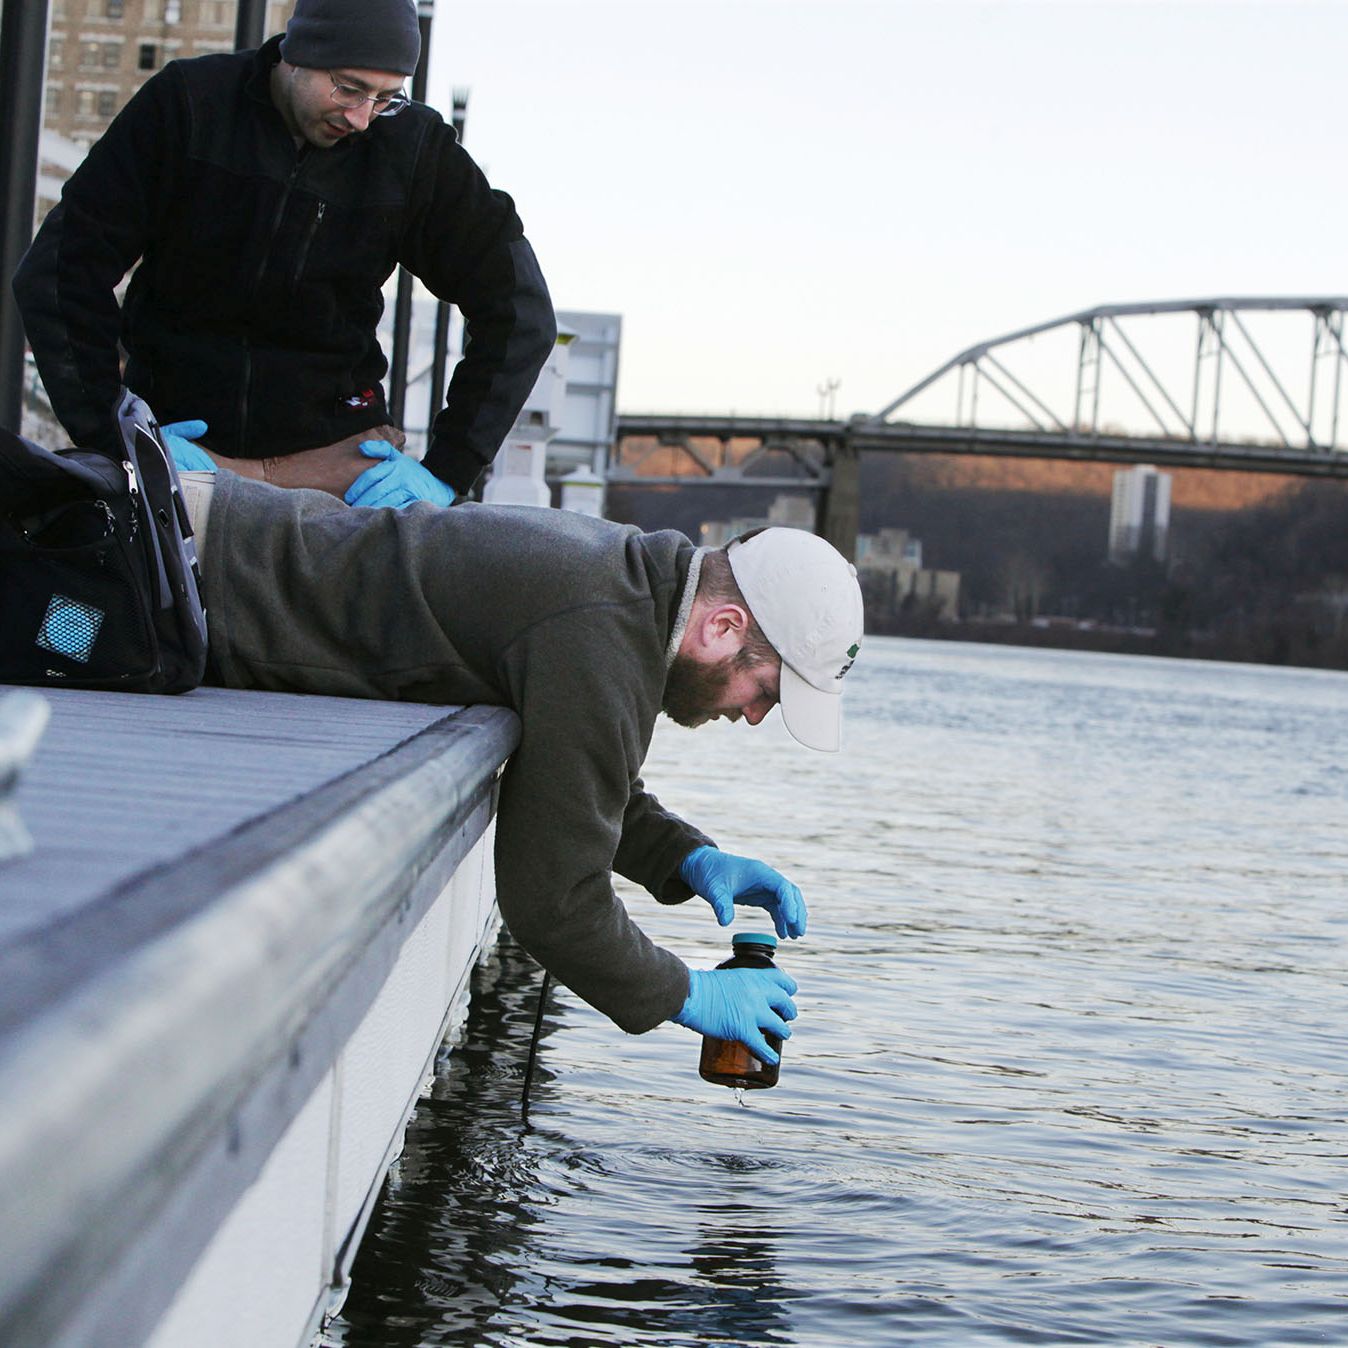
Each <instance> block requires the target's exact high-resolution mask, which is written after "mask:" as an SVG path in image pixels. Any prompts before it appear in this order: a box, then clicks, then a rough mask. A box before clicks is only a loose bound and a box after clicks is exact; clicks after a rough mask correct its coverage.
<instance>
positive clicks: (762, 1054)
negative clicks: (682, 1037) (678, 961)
mask: <svg viewBox="0 0 1348 1348" xmlns="http://www.w3.org/2000/svg"><path fill="white" fill-rule="evenodd" d="M795 990H796V980H795V979H794V978H792V977H791V975H790V974H789V973H787V972H786V970H784V969H689V970H688V998H687V1000H686V1001H685V1002H684V1004H683V1009H682V1010H681V1011H680V1012H679V1014H678V1015H677V1016H675V1017H674V1021H675V1023H676V1024H679V1025H686V1026H687V1027H688V1028H689V1029H690V1030H696V1031H697V1033H698V1034H709V1035H712V1036H713V1037H714V1038H716V1039H734V1040H735V1041H736V1042H738V1043H741V1044H743V1045H744V1047H745V1048H747V1049H748V1050H749V1052H750V1053H752V1054H753V1055H754V1057H755V1058H757V1059H758V1060H759V1061H760V1062H765V1063H769V1064H775V1063H777V1062H778V1061H779V1055H778V1054H776V1053H774V1052H773V1051H772V1049H770V1048H769V1047H768V1041H767V1040H766V1039H764V1038H763V1031H764V1030H768V1031H770V1032H771V1033H772V1034H775V1035H777V1036H779V1037H780V1038H782V1039H790V1038H791V1027H790V1026H789V1025H788V1024H787V1023H786V1022H787V1021H788V1020H795V1018H796V1004H795V1002H793V1001H792V1000H791V994H792V993H793V992H795Z"/></svg>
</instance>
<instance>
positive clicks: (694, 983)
mask: <svg viewBox="0 0 1348 1348" xmlns="http://www.w3.org/2000/svg"><path fill="white" fill-rule="evenodd" d="M705 977H706V975H705V974H703V973H700V972H699V971H698V970H697V969H689V970H688V996H687V997H685V998H684V999H683V1006H682V1007H680V1008H679V1012H678V1014H677V1015H675V1016H671V1017H670V1019H671V1020H673V1022H674V1023H675V1024H676V1025H684V1026H687V1028H688V1029H690V1030H691V1029H695V1028H696V1025H695V1024H694V1022H695V1021H697V1020H698V1019H700V1017H699V1014H698V1013H699V1011H700V1009H701V1003H702V990H701V987H700V986H699V985H700V983H701V980H702V979H703V978H705Z"/></svg>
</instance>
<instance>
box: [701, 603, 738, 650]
mask: <svg viewBox="0 0 1348 1348" xmlns="http://www.w3.org/2000/svg"><path fill="white" fill-rule="evenodd" d="M748 630H749V614H748V611H747V610H746V609H745V608H744V607H743V605H741V604H717V605H715V606H714V607H712V608H708V609H707V611H706V612H705V613H704V614H703V615H702V619H701V624H700V629H699V633H698V635H699V636H700V638H701V644H702V647H703V650H704V651H705V652H706V654H707V655H708V656H709V657H710V658H711V659H714V660H719V659H720V658H721V657H722V656H725V655H734V654H735V653H736V652H737V651H738V650H739V648H740V646H741V645H742V644H743V641H744V634H745V633H746V632H747V631H748Z"/></svg>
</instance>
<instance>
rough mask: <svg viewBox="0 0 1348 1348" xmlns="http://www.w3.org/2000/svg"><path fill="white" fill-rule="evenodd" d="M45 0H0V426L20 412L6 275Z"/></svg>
mask: <svg viewBox="0 0 1348 1348" xmlns="http://www.w3.org/2000/svg"><path fill="white" fill-rule="evenodd" d="M46 64H47V0H5V6H4V16H3V18H0V127H3V128H4V134H3V135H0V286H3V287H4V298H3V300H2V301H0V426H7V427H11V428H12V429H13V430H15V431H17V430H18V429H19V426H20V423H21V420H22V417H23V320H22V319H21V318H20V317H19V309H18V306H17V305H16V304H15V303H14V298H13V296H12V295H11V294H10V293H9V278H10V277H11V276H13V275H14V269H15V268H16V267H17V266H18V265H19V259H20V258H22V257H23V255H24V252H25V251H26V250H27V248H28V245H29V244H30V243H31V242H32V239H33V209H34V206H35V204H36V200H37V161H38V138H39V136H40V135H41V132H42V108H43V104H42V77H43V73H44V70H45V68H46Z"/></svg>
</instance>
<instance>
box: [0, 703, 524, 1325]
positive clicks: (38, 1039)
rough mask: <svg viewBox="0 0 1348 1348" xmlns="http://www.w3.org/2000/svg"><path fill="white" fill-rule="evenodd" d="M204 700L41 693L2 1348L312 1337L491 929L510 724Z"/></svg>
mask: <svg viewBox="0 0 1348 1348" xmlns="http://www.w3.org/2000/svg"><path fill="white" fill-rule="evenodd" d="M199 694H200V695H198V694H189V695H188V696H186V697H184V698H134V697H118V696H117V695H108V694H83V695H81V694H77V693H73V692H62V693H59V694H53V695H51V699H52V705H53V717H52V724H51V727H50V729H49V736H50V738H51V744H50V745H45V744H44V746H41V747H40V750H39V754H38V755H37V756H36V757H35V759H34V762H33V765H32V769H31V773H32V776H31V780H29V779H27V778H26V779H25V781H24V783H23V784H22V785H21V787H20V791H19V794H18V804H19V808H20V810H21V812H22V813H23V815H24V818H25V822H26V823H27V824H28V826H29V828H30V829H31V831H32V832H33V834H34V837H35V838H36V840H37V848H36V850H35V852H34V853H33V855H32V856H31V857H29V858H25V859H23V860H21V861H19V862H18V863H12V864H10V865H8V866H6V867H5V868H4V869H3V870H0V892H3V894H4V897H5V900H6V903H5V905H0V1099H3V1100H4V1101H5V1102H6V1108H5V1110H4V1111H0V1342H3V1343H5V1344H6V1346H7V1348H24V1345H41V1346H42V1348H52V1345H67V1344H68V1345H95V1344H96V1345H106V1344H108V1343H118V1344H128V1345H131V1344H140V1343H146V1342H152V1343H154V1344H155V1345H157V1348H166V1346H168V1348H172V1345H175V1344H179V1343H181V1344H189V1343H190V1344H192V1345H198V1344H201V1343H211V1344H212V1345H216V1344H231V1343H238V1344H241V1345H242V1344H247V1345H249V1348H256V1346H258V1345H266V1344H273V1343H274V1344H278V1345H284V1348H290V1346H291V1345H297V1344H302V1343H304V1342H306V1341H307V1340H308V1338H309V1337H310V1335H311V1334H312V1332H313V1330H314V1329H315V1328H316V1327H317V1324H318V1322H319V1318H320V1316H321V1314H322V1312H323V1310H324V1309H325V1308H326V1307H327V1306H328V1304H329V1297H330V1293H329V1289H330V1288H331V1287H332V1286H333V1285H334V1284H336V1285H337V1286H338V1287H340V1286H341V1285H342V1283H343V1280H344V1278H345V1274H346V1272H347V1270H348V1269H349V1266H350V1260H351V1258H352V1256H353V1253H354V1247H355V1244H356V1242H357V1241H358V1239H359V1236H360V1233H361V1232H362V1230H363V1228H364V1224H365V1221H366V1219H367V1217H368V1214H369V1209H370V1205H371V1203H372V1202H373V1198H374V1196H375V1194H376V1192H377V1189H378V1185H379V1183H380V1180H381V1179H382V1176H383V1173H384V1169H385V1167H386V1165H387V1163H388V1160H389V1159H390V1157H391V1156H392V1154H393V1153H394V1151H395V1150H396V1148H397V1147H398V1146H399V1145H400V1143H401V1136H402V1130H403V1125H404V1123H405V1121H406V1118H407V1115H408V1112H409V1111H410V1108H411V1106H412V1104H413V1103H414V1101H415V1098H416V1095H417V1092H418V1089H419V1087H420V1084H421V1082H422V1080H423V1078H424V1075H425V1073H426V1071H427V1068H428V1066H429V1063H430V1061H431V1060H432V1058H433V1055H434V1053H435V1050H436V1047H437V1045H438V1043H439V1042H440V1038H441V1035H442V1033H443V1030H444V1028H445V1026H446V1023H447V1021H448V1020H449V1018H450V1017H451V1015H453V1014H455V1012H456V1008H460V1003H461V999H462V993H463V990H464V988H465V986H466V979H467V976H468V973H469V970H470V969H471V967H472V964H473V962H474V960H475V959H476V957H477V954H478V952H479V950H480V949H481V945H482V943H483V941H484V940H485V939H488V938H489V937H490V936H491V935H492V934H493V933H494V929H495V926H494V924H495V912H494V904H493V891H492V885H491V869H490V865H489V864H488V862H489V857H490V827H491V821H492V818H493V815H494V810H495V792H496V780H497V774H498V771H499V768H500V766H501V764H502V763H503V762H504V760H505V758H506V757H507V756H508V754H509V753H510V752H511V750H512V749H513V748H514V744H515V742H516V739H517V736H518V722H517V721H516V719H515V718H514V717H513V715H511V714H510V713H508V712H504V711H501V710H499V709H486V708H469V709H458V710H456V709H447V708H440V709H436V708H424V707H423V708H407V707H399V706H391V705H387V704H373V703H361V702H354V701H347V700H342V699H331V698H285V697H279V696H276V695H269V694H234V693H225V692H222V691H220V690H199ZM43 749H45V750H46V752H45V754H44V752H43ZM110 801H111V802H114V805H113V807H112V808H109V802H110ZM100 842H101V843H102V846H100Z"/></svg>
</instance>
